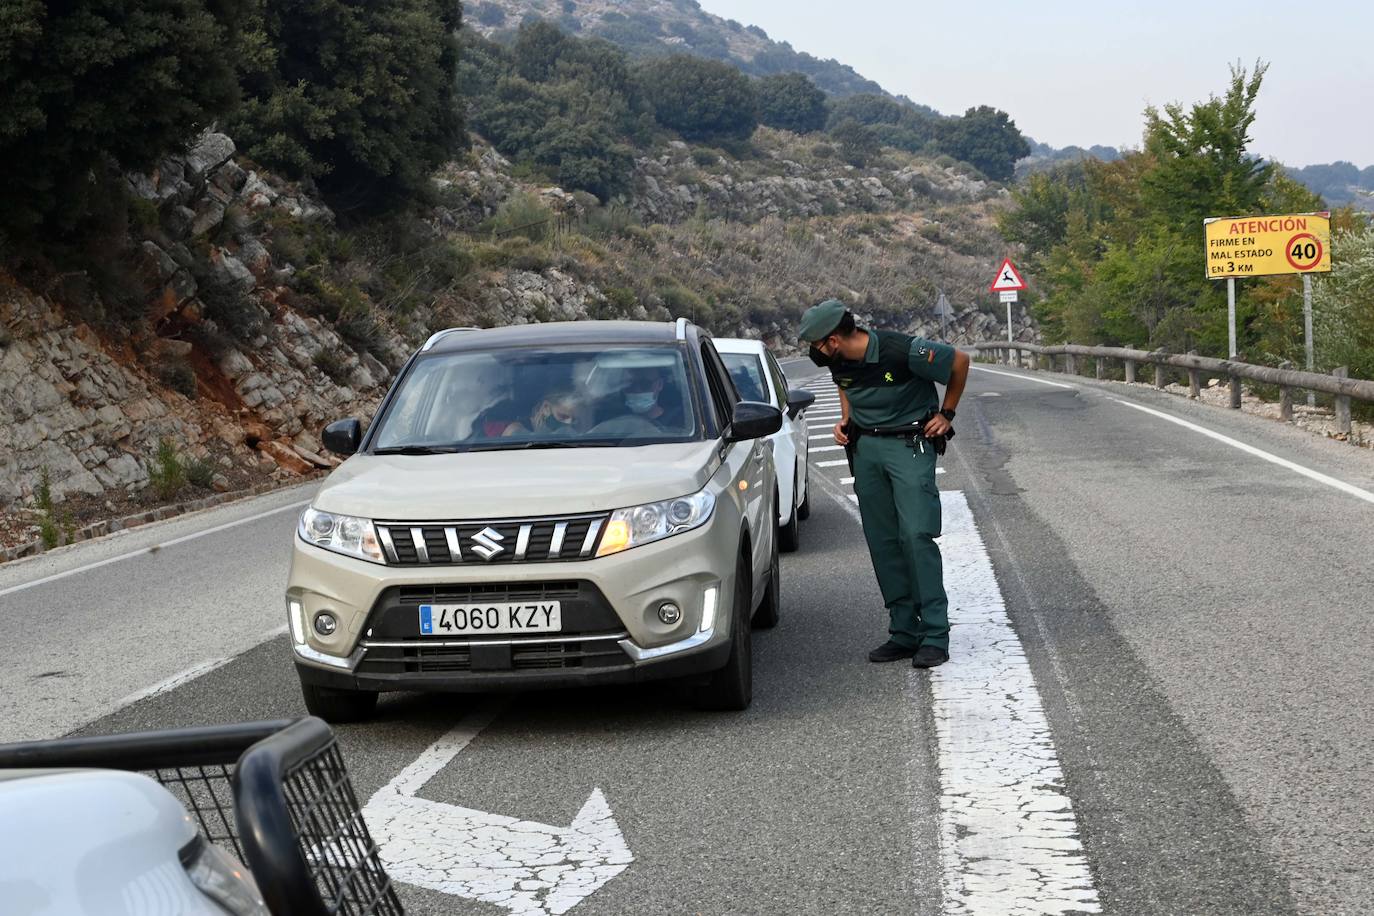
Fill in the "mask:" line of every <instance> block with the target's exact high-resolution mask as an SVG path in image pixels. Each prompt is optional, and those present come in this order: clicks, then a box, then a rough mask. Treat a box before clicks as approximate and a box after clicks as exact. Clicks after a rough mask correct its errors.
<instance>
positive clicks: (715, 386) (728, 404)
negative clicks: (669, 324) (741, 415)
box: [701, 340, 739, 429]
mask: <svg viewBox="0 0 1374 916" xmlns="http://www.w3.org/2000/svg"><path fill="white" fill-rule="evenodd" d="M701 363H702V367H703V368H704V369H705V370H706V384H707V387H708V388H709V389H710V390H711V400H712V401H713V402H714V404H715V408H716V416H717V418H718V419H719V421H720V428H721V429H724V428H725V427H726V426H727V425H729V423H730V420H731V419H732V418H733V417H734V415H735V403H736V402H737V401H738V400H739V395H738V393H737V392H736V391H735V386H734V383H733V382H731V381H730V376H729V374H728V373H727V372H726V371H725V366H724V364H723V363H721V361H720V356H719V355H717V353H716V348H715V347H714V346H713V345H712V344H711V342H710V341H709V340H703V341H702V342H701Z"/></svg>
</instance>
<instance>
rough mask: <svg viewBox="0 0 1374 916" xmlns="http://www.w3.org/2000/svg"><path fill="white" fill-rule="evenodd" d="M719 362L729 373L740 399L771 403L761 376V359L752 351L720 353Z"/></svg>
mask: <svg viewBox="0 0 1374 916" xmlns="http://www.w3.org/2000/svg"><path fill="white" fill-rule="evenodd" d="M720 359H721V362H723V363H725V369H726V371H728V372H729V373H730V381H732V382H734V383H735V390H736V391H738V392H739V396H740V399H741V400H745V401H762V402H763V403H765V404H771V403H772V398H770V397H768V390H767V383H766V382H765V381H764V376H763V360H761V359H759V358H758V357H757V356H755V355H754V354H753V353H721V354H720Z"/></svg>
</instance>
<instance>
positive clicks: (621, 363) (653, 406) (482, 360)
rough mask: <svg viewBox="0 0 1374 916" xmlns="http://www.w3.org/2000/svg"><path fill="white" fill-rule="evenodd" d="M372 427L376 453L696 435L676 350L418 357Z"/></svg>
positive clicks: (591, 443)
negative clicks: (373, 427)
mask: <svg viewBox="0 0 1374 916" xmlns="http://www.w3.org/2000/svg"><path fill="white" fill-rule="evenodd" d="M378 424H379V426H378V430H377V433H376V436H375V437H374V438H373V440H372V443H371V447H372V450H373V451H374V452H376V451H381V452H386V451H390V450H397V449H415V450H422V449H427V448H430V449H440V450H452V451H468V450H473V449H482V450H488V449H495V448H531V447H536V446H537V447H579V446H620V445H625V446H633V445H646V444H650V443H655V442H682V441H690V440H693V439H697V438H700V434H701V433H700V424H699V423H698V419H697V411H696V405H695V403H694V400H693V396H692V386H691V385H690V384H689V383H688V376H687V367H686V363H685V361H684V359H683V354H682V351H681V349H679V348H678V347H676V346H639V347H627V346H618V347H600V348H587V347H581V348H557V349H554V348H528V347H519V348H508V349H497V350H479V351H460V352H456V353H438V354H434V355H431V356H425V357H423V358H421V359H419V360H418V361H416V363H415V364H414V365H413V366H412V368H411V371H410V373H409V374H408V375H407V377H406V378H405V379H404V380H403V381H402V383H401V385H400V387H399V388H398V389H397V392H396V394H395V396H394V397H393V398H392V400H391V403H390V405H389V406H388V408H387V410H386V412H385V414H384V415H383V416H382V417H381V418H380V419H379V420H378Z"/></svg>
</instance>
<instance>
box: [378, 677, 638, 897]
mask: <svg viewBox="0 0 1374 916" xmlns="http://www.w3.org/2000/svg"><path fill="white" fill-rule="evenodd" d="M504 705H505V704H504V703H500V702H496V703H488V704H486V705H484V706H481V707H479V708H477V709H476V710H475V711H473V712H472V713H470V714H469V715H467V716H466V717H464V718H463V719H462V720H461V721H460V722H459V723H458V724H457V725H455V726H454V727H453V729H452V730H450V731H449V732H448V733H447V734H445V735H444V736H443V737H442V738H440V739H439V740H438V741H436V742H434V744H432V745H430V746H429V748H427V749H426V750H425V751H424V753H422V754H421V755H420V756H419V758H418V759H416V760H415V761H414V762H413V763H411V764H410V765H409V766H407V767H406V768H405V769H404V770H402V771H401V772H400V773H399V774H397V776H396V778H395V779H393V780H391V782H389V783H387V784H386V785H385V786H383V787H382V788H381V789H379V790H377V794H375V795H373V796H372V798H371V800H369V801H368V803H367V805H366V806H365V807H364V809H363V816H364V817H365V818H366V820H367V823H368V826H369V827H370V829H371V831H372V835H373V836H374V837H376V838H377V841H378V845H379V846H380V848H381V857H382V862H383V863H384V864H385V866H386V870H387V872H388V873H390V875H391V877H393V878H395V879H397V880H399V881H404V882H406V883H407V884H414V885H417V886H419V887H425V888H429V889H430V890H435V891H439V892H440V893H444V894H451V895H453V896H455V897H465V898H467V899H469V900H480V901H483V902H486V903H493V904H496V905H498V906H501V907H504V908H505V909H507V910H510V911H511V912H512V913H523V914H558V913H566V912H567V911H568V910H570V909H572V908H573V907H575V906H577V904H579V903H581V902H582V901H583V900H584V899H586V898H587V897H588V896H590V895H591V894H593V893H595V892H596V891H597V890H599V889H600V888H601V886H602V885H604V884H605V883H606V882H607V881H610V880H611V879H612V878H614V877H615V876H616V875H618V874H620V873H621V872H622V871H624V870H625V869H626V868H628V867H629V865H630V863H631V862H633V861H634V856H633V855H632V854H631V853H630V848H629V846H627V845H626V843H625V837H624V836H623V835H622V834H621V832H620V827H619V826H618V825H617V824H616V822H615V818H614V817H613V816H612V815H611V809H610V806H609V805H607V804H606V799H605V797H604V796H603V795H602V794H601V790H600V789H593V790H592V794H591V796H590V797H589V798H588V799H587V802H586V804H584V805H583V806H582V810H581V811H579V812H578V813H577V816H576V817H575V818H573V822H572V825H571V826H570V827H554V826H550V825H548V824H540V823H537V822H534V821H522V820H518V819H516V818H513V817H507V816H505V815H500V814H489V813H487V812H485V811H477V810H475V809H472V808H461V807H459V806H457V805H449V804H445V803H443V802H436V801H431V800H429V799H427V798H420V797H419V793H420V791H421V790H422V789H423V788H424V787H425V784H426V783H427V782H429V780H430V779H431V778H433V777H434V776H435V775H436V774H437V773H439V771H440V770H442V769H443V768H444V767H446V766H447V765H448V764H449V763H450V762H451V761H452V760H453V758H455V757H457V756H458V754H459V752H460V751H462V750H463V748H465V747H467V746H468V744H469V743H470V742H471V741H472V739H473V738H475V737H477V735H478V733H479V732H481V731H482V729H484V728H486V727H487V726H488V725H490V724H491V722H492V720H494V719H495V718H496V717H497V715H499V714H500V713H501V711H502V708H503V707H504Z"/></svg>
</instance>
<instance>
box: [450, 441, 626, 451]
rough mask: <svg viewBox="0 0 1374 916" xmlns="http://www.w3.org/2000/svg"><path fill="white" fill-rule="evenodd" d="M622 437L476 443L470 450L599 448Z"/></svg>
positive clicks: (616, 443)
mask: <svg viewBox="0 0 1374 916" xmlns="http://www.w3.org/2000/svg"><path fill="white" fill-rule="evenodd" d="M622 441H624V440H621V439H538V440H533V441H528V442H493V443H491V444H490V445H474V446H473V447H472V448H470V449H468V451H470V452H505V451H512V452H513V451H524V450H526V449H537V448H599V447H604V446H610V445H619V444H620V443H621V442H622Z"/></svg>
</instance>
